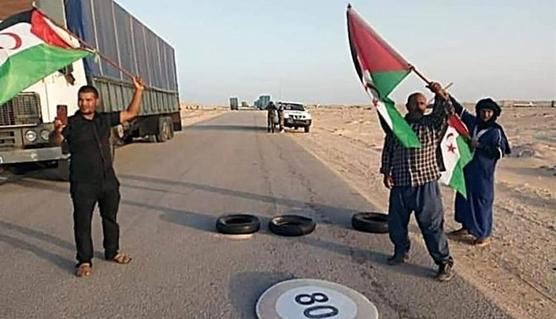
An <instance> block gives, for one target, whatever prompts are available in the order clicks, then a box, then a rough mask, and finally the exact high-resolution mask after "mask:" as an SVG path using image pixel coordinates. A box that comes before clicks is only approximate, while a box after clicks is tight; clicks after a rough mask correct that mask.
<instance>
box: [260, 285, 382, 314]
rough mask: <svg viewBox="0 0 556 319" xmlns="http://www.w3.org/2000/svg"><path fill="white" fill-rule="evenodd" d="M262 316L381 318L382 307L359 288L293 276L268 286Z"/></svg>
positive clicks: (263, 298)
mask: <svg viewBox="0 0 556 319" xmlns="http://www.w3.org/2000/svg"><path fill="white" fill-rule="evenodd" d="M256 313H257V317H258V318H259V319H323V318H324V319H329V318H330V319H377V318H378V310H377V308H376V307H375V305H374V304H373V303H371V302H370V301H369V300H368V299H367V298H366V297H365V296H363V295H362V294H360V293H359V292H357V291H355V290H353V289H351V288H348V287H346V286H342V285H339V284H337V283H333V282H329V281H324V280H318V279H293V280H287V281H283V282H280V283H278V284H276V285H274V286H272V287H270V288H269V289H267V290H266V291H265V292H264V293H263V294H262V295H261V296H260V297H259V300H258V301H257V305H256Z"/></svg>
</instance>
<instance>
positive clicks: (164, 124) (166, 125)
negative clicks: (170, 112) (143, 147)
mask: <svg viewBox="0 0 556 319" xmlns="http://www.w3.org/2000/svg"><path fill="white" fill-rule="evenodd" d="M172 130H173V124H172V122H171V121H169V120H168V118H167V117H161V118H159V119H158V133H157V134H156V141H157V142H158V143H164V142H166V141H168V140H169V139H171V138H172Z"/></svg>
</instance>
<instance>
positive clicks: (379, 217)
mask: <svg viewBox="0 0 556 319" xmlns="http://www.w3.org/2000/svg"><path fill="white" fill-rule="evenodd" d="M351 225H352V226H353V228H354V229H356V230H359V231H363V232H366V233H375V234H384V233H387V232H388V215H387V214H383V213H372V212H365V213H357V214H355V215H353V217H352V218H351Z"/></svg>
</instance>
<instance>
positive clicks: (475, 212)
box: [455, 110, 510, 239]
mask: <svg viewBox="0 0 556 319" xmlns="http://www.w3.org/2000/svg"><path fill="white" fill-rule="evenodd" d="M458 113H460V112H458ZM460 116H461V119H462V120H463V122H464V123H465V125H467V128H468V129H469V131H470V132H471V133H472V135H471V137H472V138H473V139H475V140H478V141H479V144H480V147H479V148H476V149H475V150H474V152H473V159H472V160H471V162H469V163H468V164H467V165H466V166H465V168H464V170H463V171H464V176H465V185H466V188H467V199H465V198H464V197H463V196H461V195H460V194H459V193H458V194H457V195H456V203H455V219H456V221H457V222H458V223H460V224H462V226H463V227H464V228H466V229H467V230H468V231H469V233H470V234H471V235H473V236H474V237H475V238H478V239H483V238H486V237H489V236H490V235H491V232H492V206H493V203H494V171H495V168H496V163H497V162H498V160H499V159H500V158H502V157H503V156H504V155H505V154H509V153H510V147H509V144H508V140H507V138H506V135H505V134H504V130H503V129H502V127H501V126H500V125H498V124H496V123H492V124H491V125H489V126H487V127H486V128H484V129H479V125H478V123H479V122H478V121H479V120H478V119H477V118H476V117H475V116H473V115H472V114H470V113H469V112H467V111H465V110H462V112H461V113H460Z"/></svg>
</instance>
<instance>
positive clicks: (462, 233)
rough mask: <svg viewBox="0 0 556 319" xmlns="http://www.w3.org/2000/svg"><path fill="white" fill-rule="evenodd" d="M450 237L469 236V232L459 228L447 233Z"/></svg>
mask: <svg viewBox="0 0 556 319" xmlns="http://www.w3.org/2000/svg"><path fill="white" fill-rule="evenodd" d="M448 235H450V236H458V237H459V236H466V235H469V231H468V230H467V229H466V228H463V227H462V228H460V229H458V230H454V231H451V232H449V233H448Z"/></svg>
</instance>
